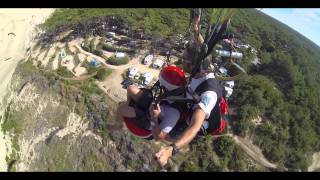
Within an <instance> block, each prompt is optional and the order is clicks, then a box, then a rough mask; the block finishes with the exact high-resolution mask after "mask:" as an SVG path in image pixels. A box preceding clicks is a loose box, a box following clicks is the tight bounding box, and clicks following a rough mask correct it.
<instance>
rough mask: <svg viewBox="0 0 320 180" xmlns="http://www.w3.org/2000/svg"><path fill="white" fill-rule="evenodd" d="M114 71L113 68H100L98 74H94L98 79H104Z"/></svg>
mask: <svg viewBox="0 0 320 180" xmlns="http://www.w3.org/2000/svg"><path fill="white" fill-rule="evenodd" d="M111 73H112V70H111V69H106V68H101V69H99V70H98V72H97V74H96V75H95V76H94V77H95V78H96V79H98V80H100V81H103V80H105V79H106V77H107V76H109V75H110V74H111Z"/></svg>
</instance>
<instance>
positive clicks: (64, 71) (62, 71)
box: [57, 66, 73, 77]
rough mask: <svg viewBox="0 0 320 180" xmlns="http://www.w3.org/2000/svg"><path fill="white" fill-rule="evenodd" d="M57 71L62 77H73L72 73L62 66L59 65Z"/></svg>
mask: <svg viewBox="0 0 320 180" xmlns="http://www.w3.org/2000/svg"><path fill="white" fill-rule="evenodd" d="M57 73H58V74H59V75H60V76H63V77H73V74H72V73H71V72H70V71H69V70H68V69H67V68H66V67H64V66H60V67H59V68H58V69H57Z"/></svg>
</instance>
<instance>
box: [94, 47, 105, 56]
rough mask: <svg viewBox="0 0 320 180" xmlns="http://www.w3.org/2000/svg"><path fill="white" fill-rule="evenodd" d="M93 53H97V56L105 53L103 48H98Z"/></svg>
mask: <svg viewBox="0 0 320 180" xmlns="http://www.w3.org/2000/svg"><path fill="white" fill-rule="evenodd" d="M92 53H93V54H95V55H97V56H102V55H103V51H102V50H98V49H95V50H94V51H93V52H92Z"/></svg>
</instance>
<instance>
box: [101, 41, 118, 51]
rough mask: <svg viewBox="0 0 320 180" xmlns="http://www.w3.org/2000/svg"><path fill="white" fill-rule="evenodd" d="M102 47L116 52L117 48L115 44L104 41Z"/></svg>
mask: <svg viewBox="0 0 320 180" xmlns="http://www.w3.org/2000/svg"><path fill="white" fill-rule="evenodd" d="M102 49H103V50H106V51H110V52H116V51H117V48H115V47H114V46H111V45H108V44H105V43H102Z"/></svg>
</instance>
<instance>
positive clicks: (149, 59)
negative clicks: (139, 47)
mask: <svg viewBox="0 0 320 180" xmlns="http://www.w3.org/2000/svg"><path fill="white" fill-rule="evenodd" d="M152 59H153V55H152V54H150V55H148V56H147V57H145V58H144V60H143V64H145V65H147V64H149V63H150V62H151V61H152Z"/></svg>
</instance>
